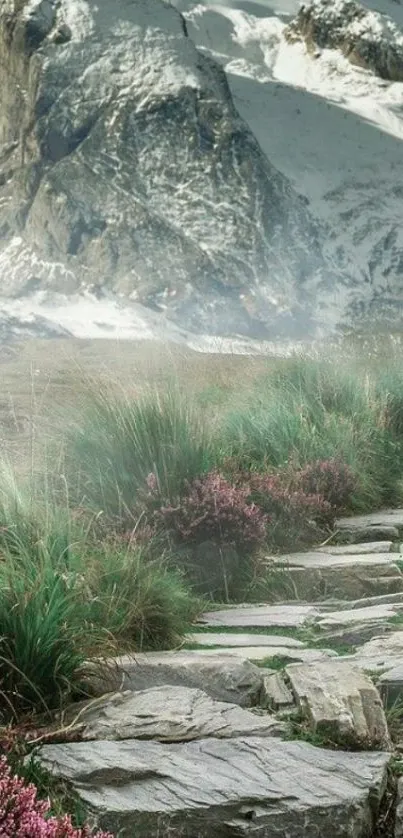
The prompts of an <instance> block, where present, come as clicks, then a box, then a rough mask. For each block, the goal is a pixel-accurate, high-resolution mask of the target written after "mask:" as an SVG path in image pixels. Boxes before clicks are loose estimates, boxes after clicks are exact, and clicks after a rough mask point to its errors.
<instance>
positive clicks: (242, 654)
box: [186, 646, 337, 668]
mask: <svg viewBox="0 0 403 838" xmlns="http://www.w3.org/2000/svg"><path fill="white" fill-rule="evenodd" d="M186 653H187V654H188V655H200V656H207V657H211V656H213V657H217V658H220V657H222V656H226V657H227V656H236V657H239V658H241V659H245V658H246V659H247V660H249V661H252V663H257V664H261V663H262V662H263V661H270V659H271V658H281V659H282V660H284V661H287V660H290V661H291V660H293V661H303V662H304V663H311V662H312V663H313V662H315V661H324V660H328V659H329V658H331V657H333V656H334V655H336V654H337V652H334V651H333V650H332V649H319V648H317V647H315V648H307V647H304V646H301V647H298V648H289V647H287V646H226V647H220V648H219V649H211V648H206V649H189V650H187V652H186ZM267 666H268V667H269V668H270V662H268V663H267Z"/></svg>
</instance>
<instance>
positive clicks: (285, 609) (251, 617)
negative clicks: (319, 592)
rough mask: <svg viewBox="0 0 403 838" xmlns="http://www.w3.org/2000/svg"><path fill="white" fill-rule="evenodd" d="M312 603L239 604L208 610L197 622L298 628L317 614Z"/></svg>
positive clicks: (207, 624)
mask: <svg viewBox="0 0 403 838" xmlns="http://www.w3.org/2000/svg"><path fill="white" fill-rule="evenodd" d="M319 613H320V612H319V610H318V609H317V608H316V607H315V606H314V605H298V604H297V605H241V606H238V607H235V608H223V609H222V610H220V611H208V612H206V613H205V614H203V616H202V617H201V618H200V620H199V623H203V625H206V626H222V627H223V628H225V627H228V628H235V627H239V628H264V627H266V628H269V627H279V628H281V627H282V626H283V627H289V628H299V627H301V626H303V625H304V624H305V623H306V622H309V621H310V620H314V619H315V617H318V616H319Z"/></svg>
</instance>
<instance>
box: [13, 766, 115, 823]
mask: <svg viewBox="0 0 403 838" xmlns="http://www.w3.org/2000/svg"><path fill="white" fill-rule="evenodd" d="M49 809H50V802H49V801H40V800H38V799H37V790H36V788H35V786H34V785H32V784H31V783H29V784H25V783H24V780H22V779H19V778H18V777H13V776H11V771H10V768H9V766H8V765H7V760H6V759H5V757H1V758H0V835H1V836H2V838H91V836H93V838H113V836H112V835H111V833H109V832H108V833H107V832H99V831H98V832H96V833H93V832H91V830H90V829H89V827H86V826H84V827H83V828H79V829H75V828H74V827H73V825H72V821H71V818H70V816H69V815H64V816H63V817H58V818H56V817H49V816H48V813H49Z"/></svg>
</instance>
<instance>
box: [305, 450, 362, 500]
mask: <svg viewBox="0 0 403 838" xmlns="http://www.w3.org/2000/svg"><path fill="white" fill-rule="evenodd" d="M293 484H294V486H295V488H296V489H297V488H299V489H302V491H303V492H304V493H305V494H306V495H321V496H322V497H323V498H324V500H325V501H327V502H328V503H330V505H331V506H332V507H334V509H337V510H345V509H347V508H348V507H349V505H350V502H351V499H352V497H353V495H354V492H356V491H357V480H356V478H355V475H354V473H353V470H352V469H351V467H350V466H348V465H347V464H346V463H343V462H342V461H341V460H338V459H336V458H335V457H334V458H332V459H330V460H315V462H313V463H308V465H306V466H305V467H304V468H303V469H301V470H300V471H297V472H296V473H295V474H294V479H293Z"/></svg>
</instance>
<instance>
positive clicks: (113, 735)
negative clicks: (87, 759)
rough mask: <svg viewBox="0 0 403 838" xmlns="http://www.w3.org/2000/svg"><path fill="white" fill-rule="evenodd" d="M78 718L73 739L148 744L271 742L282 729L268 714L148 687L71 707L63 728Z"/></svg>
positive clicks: (181, 690)
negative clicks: (265, 739) (250, 738)
mask: <svg viewBox="0 0 403 838" xmlns="http://www.w3.org/2000/svg"><path fill="white" fill-rule="evenodd" d="M78 713H80V716H79V722H78V730H79V738H80V739H85V740H91V739H108V740H114V741H118V740H124V739H152V740H155V741H158V742H185V741H186V742H187V741H191V740H193V739H205V738H206V737H217V738H218V739H228V738H231V737H232V738H234V737H237V736H271V735H273V733H274V732H277V733H279V732H281V729H282V726H281V724H279V722H278V721H277V720H276V719H275V718H274V717H273V716H269V715H268V714H266V715H264V716H260V715H259V716H258V715H256V714H255V713H251V712H250V710H244V709H242V708H241V707H238V706H237V705H236V704H227V703H225V702H222V701H214V699H212V698H210V697H209V696H208V695H206V693H204V692H202V690H194V689H190V688H188V687H169V686H165V687H154V688H152V689H150V690H140V691H139V692H131V691H130V690H129V691H126V692H123V693H113V694H112V695H107V696H104V697H102V698H100V699H98V701H95V702H94V701H93V700H92V701H89V702H87V703H86V704H85V703H84V704H80V705H73V706H72V707H71V709H70V711H68V712H67V713H65V715H64V723H65V724H69V722H72V721H73V720H74V719H75V718H77V714H78Z"/></svg>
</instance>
